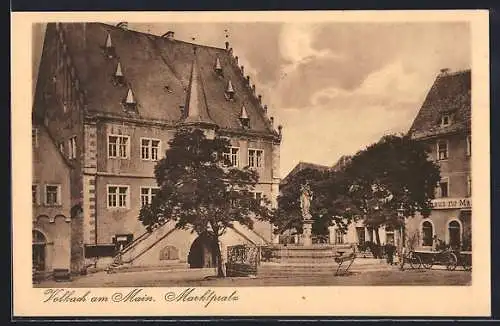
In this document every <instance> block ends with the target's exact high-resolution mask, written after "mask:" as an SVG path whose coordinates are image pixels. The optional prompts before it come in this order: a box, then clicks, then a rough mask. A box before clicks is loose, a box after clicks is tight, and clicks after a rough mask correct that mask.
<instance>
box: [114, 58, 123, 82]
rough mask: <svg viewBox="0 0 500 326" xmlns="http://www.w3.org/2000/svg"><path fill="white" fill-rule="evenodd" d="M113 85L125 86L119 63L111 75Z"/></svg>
mask: <svg viewBox="0 0 500 326" xmlns="http://www.w3.org/2000/svg"><path fill="white" fill-rule="evenodd" d="M113 84H114V85H115V86H125V76H123V71H122V65H121V64H120V63H119V62H118V65H117V66H116V71H115V73H114V75H113Z"/></svg>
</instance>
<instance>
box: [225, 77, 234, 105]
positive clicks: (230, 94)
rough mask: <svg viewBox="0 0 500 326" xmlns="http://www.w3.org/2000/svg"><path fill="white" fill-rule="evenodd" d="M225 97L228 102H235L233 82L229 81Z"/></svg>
mask: <svg viewBox="0 0 500 326" xmlns="http://www.w3.org/2000/svg"><path fill="white" fill-rule="evenodd" d="M224 96H225V97H226V100H228V101H233V100H234V88H233V84H232V83H231V81H228V83H227V87H226V92H225V94H224Z"/></svg>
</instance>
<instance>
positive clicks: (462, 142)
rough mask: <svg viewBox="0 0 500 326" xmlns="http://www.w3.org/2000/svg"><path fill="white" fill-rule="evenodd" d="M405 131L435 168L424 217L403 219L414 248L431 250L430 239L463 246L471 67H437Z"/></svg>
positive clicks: (468, 209) (467, 216) (467, 217)
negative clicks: (424, 148) (436, 174)
mask: <svg viewBox="0 0 500 326" xmlns="http://www.w3.org/2000/svg"><path fill="white" fill-rule="evenodd" d="M408 133H409V135H411V137H412V138H413V139H416V140H418V141H420V142H422V143H424V144H426V145H427V146H428V148H429V159H431V160H433V161H435V162H436V163H437V164H438V165H439V167H440V172H441V181H440V182H439V185H438V186H437V188H436V199H434V200H433V201H432V205H433V209H432V212H431V215H430V216H429V218H425V219H424V218H423V217H422V216H416V217H415V218H410V219H408V220H407V231H408V234H409V235H410V236H411V235H416V236H417V239H418V243H417V246H418V247H423V248H431V247H432V245H433V241H432V238H433V237H434V236H437V238H438V239H440V240H442V241H444V242H446V243H447V244H450V245H452V246H454V247H462V249H464V248H465V249H467V250H469V249H470V248H469V247H470V235H471V216H472V201H471V194H472V187H471V184H472V181H471V180H472V179H471V155H472V146H471V71H470V70H465V71H458V72H450V71H448V70H447V69H443V70H442V71H441V73H440V74H439V75H438V76H437V77H436V80H435V81H434V84H433V85H432V87H431V89H430V90H429V92H428V94H427V97H426V98H425V100H424V102H423V104H422V107H421V108H420V111H419V112H418V114H417V116H416V118H415V120H414V121H413V124H412V125H411V127H410V130H409V132H408Z"/></svg>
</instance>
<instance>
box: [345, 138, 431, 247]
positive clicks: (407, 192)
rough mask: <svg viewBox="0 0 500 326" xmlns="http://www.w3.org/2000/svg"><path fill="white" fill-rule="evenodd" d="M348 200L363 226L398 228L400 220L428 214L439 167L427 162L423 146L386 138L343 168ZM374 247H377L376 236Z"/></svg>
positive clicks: (404, 140)
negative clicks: (348, 191)
mask: <svg viewBox="0 0 500 326" xmlns="http://www.w3.org/2000/svg"><path fill="white" fill-rule="evenodd" d="M345 173H346V174H347V178H348V179H349V180H350V182H351V185H350V197H351V200H352V203H353V204H354V205H355V206H356V207H357V210H358V212H359V213H360V214H362V216H364V222H365V225H366V226H367V227H369V228H373V229H375V230H378V228H379V227H380V226H382V225H385V226H390V227H393V228H399V227H403V226H404V218H403V217H411V216H414V215H415V213H416V212H420V213H421V214H422V215H423V216H425V217H427V216H429V214H430V211H431V200H432V199H433V198H434V191H435V188H436V185H437V184H438V182H439V180H440V172H439V166H438V165H437V164H436V163H434V162H432V161H430V160H429V159H428V150H427V148H426V147H425V145H424V144H421V143H419V142H417V141H415V140H412V139H411V138H410V137H409V136H407V135H404V136H397V135H390V136H385V137H382V139H381V140H380V141H378V142H377V143H374V144H372V145H370V146H368V147H367V148H366V149H365V150H362V151H360V152H358V153H357V154H356V155H355V156H354V157H353V158H352V160H351V162H350V164H349V165H348V166H347V168H346V170H345ZM376 241H377V244H378V245H380V238H379V235H378V232H377V233H376Z"/></svg>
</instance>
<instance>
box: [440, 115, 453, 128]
mask: <svg viewBox="0 0 500 326" xmlns="http://www.w3.org/2000/svg"><path fill="white" fill-rule="evenodd" d="M450 124H451V115H450V114H448V113H445V114H443V115H442V116H441V127H448V126H449V125H450Z"/></svg>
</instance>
